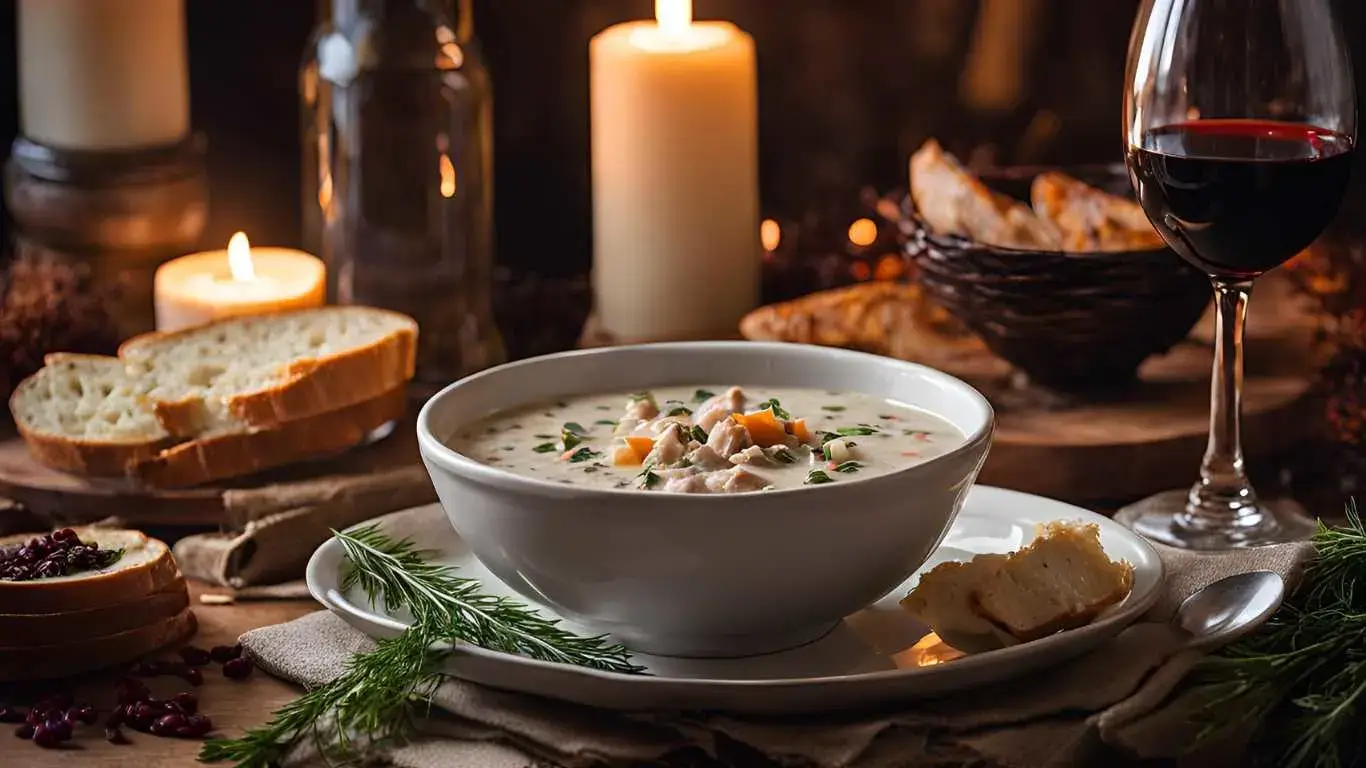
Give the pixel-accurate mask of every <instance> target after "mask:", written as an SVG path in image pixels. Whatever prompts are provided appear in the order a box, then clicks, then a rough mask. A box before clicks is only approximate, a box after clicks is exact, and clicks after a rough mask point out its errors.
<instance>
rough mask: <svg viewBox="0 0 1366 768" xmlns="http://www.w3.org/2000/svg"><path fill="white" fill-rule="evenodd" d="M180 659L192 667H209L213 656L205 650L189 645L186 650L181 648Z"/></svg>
mask: <svg viewBox="0 0 1366 768" xmlns="http://www.w3.org/2000/svg"><path fill="white" fill-rule="evenodd" d="M180 658H182V659H184V660H185V663H186V664H189V665H190V666H192V667H203V666H207V665H208V663H209V662H210V661H213V656H212V655H211V654H210V653H209V652H208V651H206V650H204V649H203V648H196V647H195V646H193V645H187V646H185V647H184V648H181V649H180Z"/></svg>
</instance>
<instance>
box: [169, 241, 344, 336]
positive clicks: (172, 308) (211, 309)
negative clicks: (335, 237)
mask: <svg viewBox="0 0 1366 768" xmlns="http://www.w3.org/2000/svg"><path fill="white" fill-rule="evenodd" d="M326 276H327V270H326V268H325V267H324V266H323V263H322V261H321V260H319V259H318V258H317V257H316V256H313V255H312V254H308V253H304V252H303V251H296V250H293V249H289V248H252V247H251V243H250V242H249V241H248V240H247V236H246V233H243V232H238V233H237V234H235V235H233V236H232V239H231V240H229V241H228V248H227V250H225V251H206V252H204V253H192V254H189V255H188V256H181V257H180V258H177V259H172V260H171V261H168V262H166V263H165V264H162V265H161V266H160V267H159V268H158V269H157V272H156V277H155V280H154V283H153V295H154V297H155V298H154V302H155V306H156V323H157V330H158V331H174V330H177V329H180V328H187V327H190V326H194V325H200V324H203V323H206V322H209V321H210V320H217V319H220V318H224V317H235V316H238V315H257V314H264V313H267V312H278V311H281V310H286V309H304V308H307V307H318V306H322V303H323V298H324V295H325V288H324V285H325V282H326Z"/></svg>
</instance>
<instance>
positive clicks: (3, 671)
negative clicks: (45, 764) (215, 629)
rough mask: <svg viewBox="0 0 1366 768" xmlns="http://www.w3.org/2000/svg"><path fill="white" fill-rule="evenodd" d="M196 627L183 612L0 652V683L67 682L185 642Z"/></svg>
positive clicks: (191, 619)
mask: <svg viewBox="0 0 1366 768" xmlns="http://www.w3.org/2000/svg"><path fill="white" fill-rule="evenodd" d="M196 627H197V623H196V621H195V616H194V612H193V611H191V610H190V609H188V608H186V609H185V610H183V611H181V612H180V613H177V614H176V615H174V616H171V617H170V618H166V619H161V620H160V621H157V622H155V623H152V624H148V625H146V626H143V627H138V628H137V629H130V630H128V631H127V632H119V633H117V634H113V635H105V636H103V637H100V636H95V637H89V636H87V637H81V638H79V639H74V640H72V641H71V642H68V643H61V644H58V645H42V646H33V647H29V648H0V680H5V681H14V680H47V679H52V678H66V677H69V676H71V675H73V674H77V673H80V672H89V671H92V670H96V669H104V668H105V667H112V666H114V665H116V664H123V663H125V662H128V661H132V660H133V659H136V658H138V657H139V656H145V655H147V654H149V653H151V652H152V651H155V650H157V649H159V648H164V647H166V646H168V645H172V644H175V643H181V642H184V641H185V640H187V639H188V638H189V637H190V636H191V635H193V634H194V632H195V629H196Z"/></svg>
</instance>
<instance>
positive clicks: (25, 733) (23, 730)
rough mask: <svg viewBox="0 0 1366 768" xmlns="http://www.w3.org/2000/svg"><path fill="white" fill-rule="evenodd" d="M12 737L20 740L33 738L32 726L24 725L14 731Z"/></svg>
mask: <svg viewBox="0 0 1366 768" xmlns="http://www.w3.org/2000/svg"><path fill="white" fill-rule="evenodd" d="M14 735H15V736H16V737H18V738H21V739H31V738H33V726H32V725H31V724H29V723H24V724H23V725H21V726H19V727H18V728H15V729H14Z"/></svg>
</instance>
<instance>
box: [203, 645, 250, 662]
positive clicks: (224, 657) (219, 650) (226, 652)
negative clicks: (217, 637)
mask: <svg viewBox="0 0 1366 768" xmlns="http://www.w3.org/2000/svg"><path fill="white" fill-rule="evenodd" d="M241 655H242V645H241V644H240V643H239V644H237V645H215V646H214V647H213V648H210V649H209V656H210V658H212V659H213V660H214V661H216V662H218V663H219V664H226V663H228V662H229V661H232V660H233V659H235V658H237V657H239V656H241Z"/></svg>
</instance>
